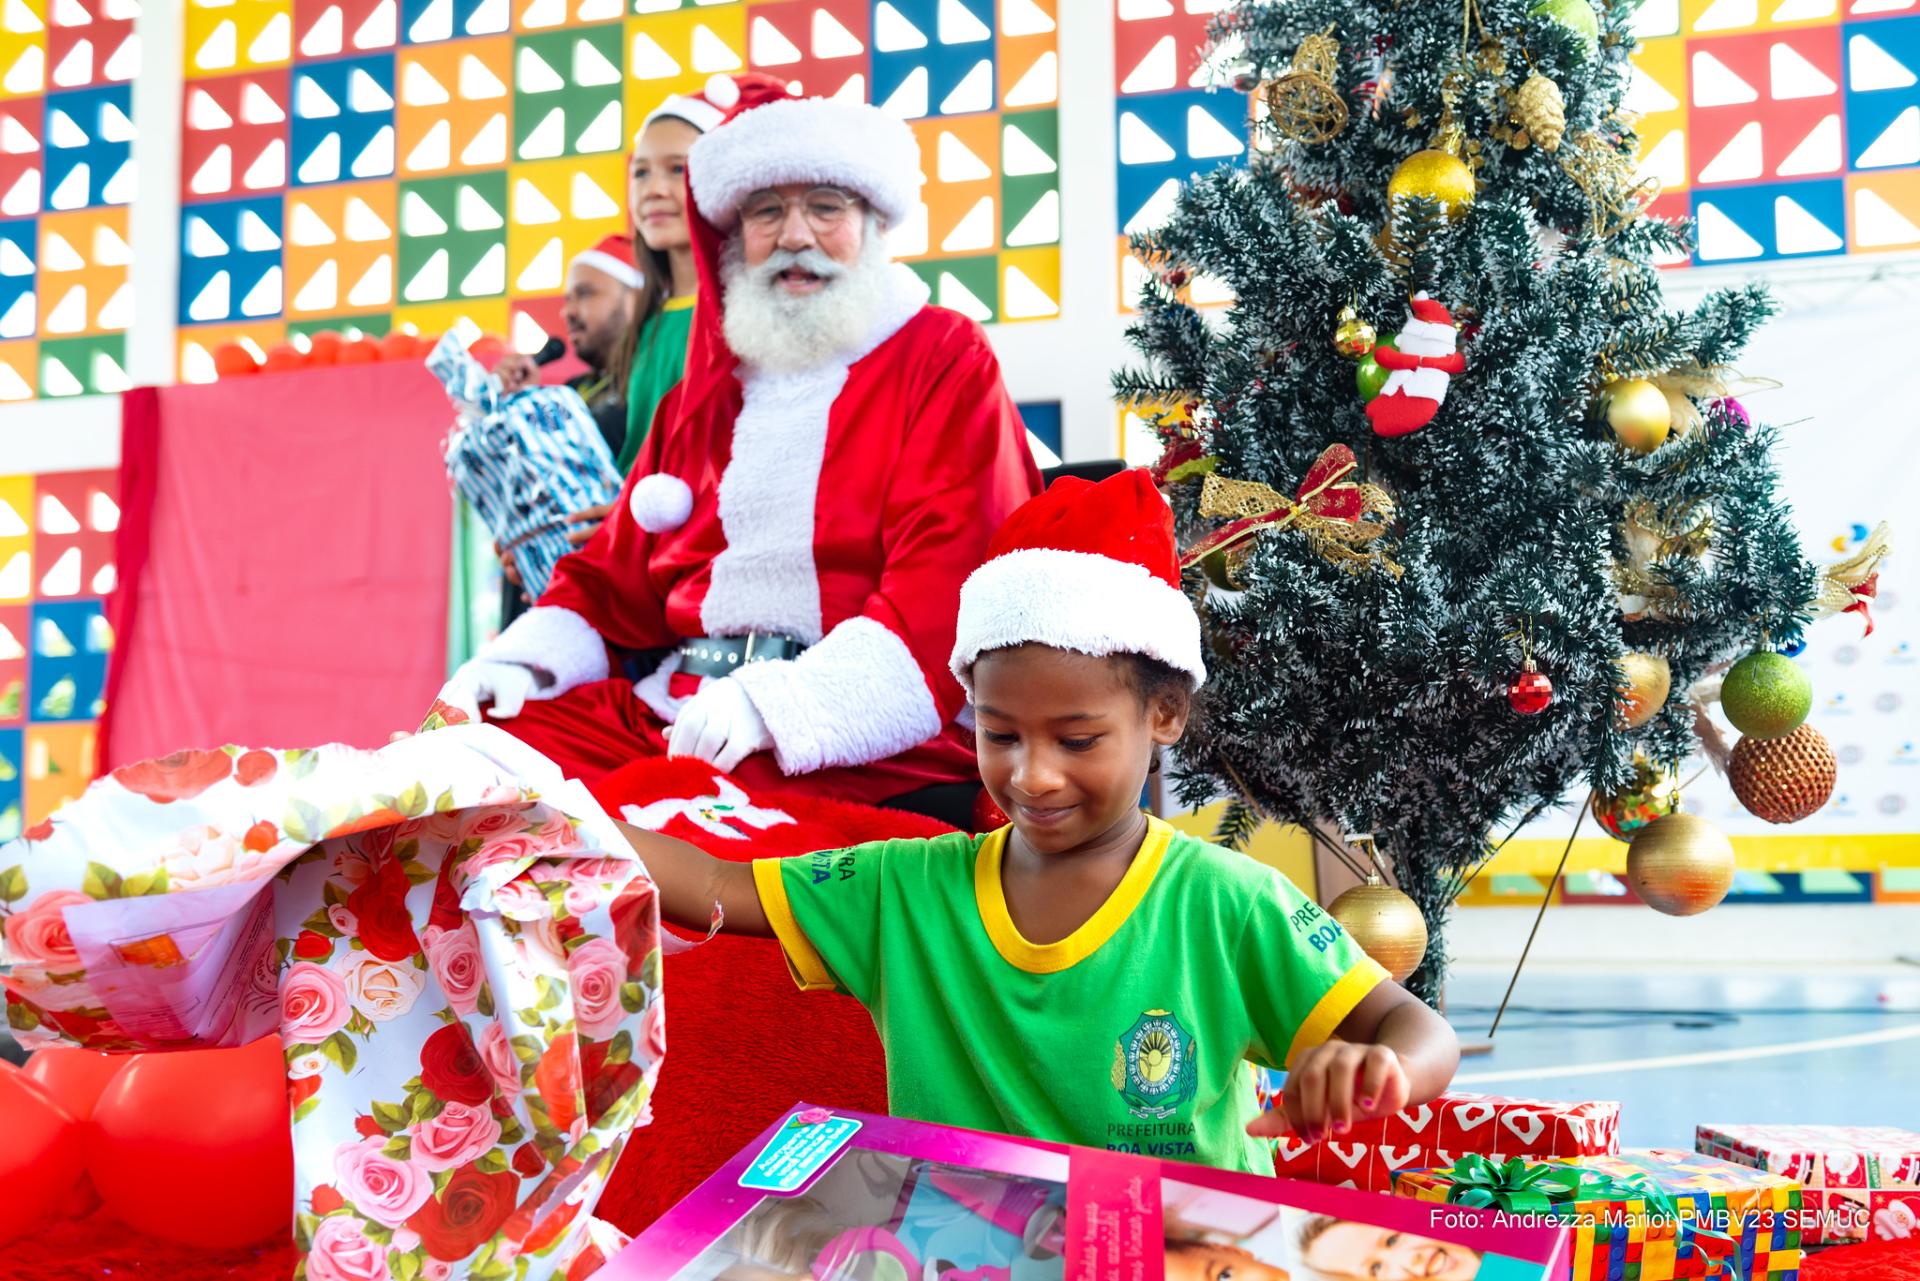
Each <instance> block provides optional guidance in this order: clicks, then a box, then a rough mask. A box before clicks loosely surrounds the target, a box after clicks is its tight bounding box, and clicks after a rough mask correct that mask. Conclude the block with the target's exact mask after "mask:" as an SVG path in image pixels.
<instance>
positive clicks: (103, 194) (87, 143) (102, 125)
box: [44, 85, 133, 209]
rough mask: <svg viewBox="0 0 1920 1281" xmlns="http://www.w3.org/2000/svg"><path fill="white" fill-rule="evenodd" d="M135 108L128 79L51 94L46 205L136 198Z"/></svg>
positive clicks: (75, 205) (82, 206)
mask: <svg viewBox="0 0 1920 1281" xmlns="http://www.w3.org/2000/svg"><path fill="white" fill-rule="evenodd" d="M132 110H133V90H132V88H131V87H130V86H127V85H107V86H104V87H102V88H98V89H75V90H71V91H69V92H64V93H50V94H48V95H47V105H46V112H47V114H46V136H45V138H44V143H45V146H46V173H45V182H46V189H47V197H46V207H47V208H49V209H85V208H87V207H88V206H90V205H124V204H126V203H127V201H129V200H131V199H132V198H133V117H132Z"/></svg>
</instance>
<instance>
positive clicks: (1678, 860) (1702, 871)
mask: <svg viewBox="0 0 1920 1281" xmlns="http://www.w3.org/2000/svg"><path fill="white" fill-rule="evenodd" d="M1733 868H1734V863H1733V842H1731V841H1729V840H1728V839H1727V837H1726V834H1725V833H1724V832H1722V831H1721V830H1720V829H1719V828H1717V827H1715V826H1714V825H1713V824H1711V823H1709V822H1707V820H1706V819H1704V818H1700V817H1698V816H1697V815H1693V814H1686V813H1679V814H1669V815H1667V816H1666V817H1665V818H1662V819H1656V820H1654V821H1653V822H1652V823H1649V824H1648V825H1647V826H1645V827H1643V828H1641V829H1640V831H1639V832H1638V833H1636V834H1635V835H1634V838H1633V843H1632V844H1631V845H1629V846H1627V883H1628V884H1629V885H1631V886H1633V892H1634V893H1635V894H1638V895H1639V896H1640V898H1641V901H1642V902H1644V903H1646V905H1647V906H1648V907H1651V908H1652V909H1653V910H1654V911H1656V912H1665V913H1666V914H1667V915H1668V916H1698V915H1699V914H1700V913H1702V912H1704V911H1706V910H1707V909H1708V908H1710V907H1712V906H1714V905H1715V904H1717V903H1718V902H1719V901H1720V900H1721V899H1723V898H1725V897H1726V896H1727V891H1728V890H1729V889H1730V888H1732V886H1733Z"/></svg>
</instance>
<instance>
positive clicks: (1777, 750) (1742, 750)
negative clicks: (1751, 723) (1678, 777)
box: [1727, 724, 1840, 823]
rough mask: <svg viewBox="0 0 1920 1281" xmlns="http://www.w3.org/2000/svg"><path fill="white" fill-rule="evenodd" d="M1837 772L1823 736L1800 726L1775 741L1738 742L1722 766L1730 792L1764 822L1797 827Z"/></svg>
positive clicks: (1827, 793) (1823, 801) (1826, 792)
mask: <svg viewBox="0 0 1920 1281" xmlns="http://www.w3.org/2000/svg"><path fill="white" fill-rule="evenodd" d="M1839 774H1840V763H1839V761H1837V760H1836V759H1835V758H1834V755H1833V748H1832V747H1831V746H1830V745H1829V744H1828V743H1827V736H1826V735H1825V734H1822V733H1821V732H1820V731H1819V730H1817V729H1815V728H1814V727H1813V726H1811V725H1806V724H1802V725H1801V726H1800V727H1799V728H1798V729H1796V730H1794V731H1793V732H1792V733H1791V734H1785V735H1782V736H1781V737H1779V738H1742V739H1741V740H1740V741H1739V742H1738V743H1736V744H1734V748H1733V756H1732V758H1731V759H1729V760H1728V762H1727V782H1728V783H1730V784H1731V785H1732V786H1733V794H1734V795H1735V796H1737V797H1739V798H1740V803H1741V804H1742V805H1744V806H1746V807H1747V811H1748V812H1749V813H1751V814H1753V815H1754V816H1756V817H1758V818H1764V819H1765V820H1767V822H1769V823H1798V822H1799V821H1800V820H1801V819H1803V818H1805V817H1807V815H1809V814H1812V813H1813V812H1814V811H1815V810H1818V809H1819V808H1820V807H1821V806H1822V805H1825V804H1826V803H1827V798H1828V797H1830V796H1832V795H1833V785H1834V782H1835V781H1836V780H1837V779H1838V777H1839Z"/></svg>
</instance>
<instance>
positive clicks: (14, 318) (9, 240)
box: [0, 218, 40, 339]
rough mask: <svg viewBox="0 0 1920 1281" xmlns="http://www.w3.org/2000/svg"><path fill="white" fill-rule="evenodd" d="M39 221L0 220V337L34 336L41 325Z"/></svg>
mask: <svg viewBox="0 0 1920 1281" xmlns="http://www.w3.org/2000/svg"><path fill="white" fill-rule="evenodd" d="M38 231H39V222H38V220H36V219H31V218H29V219H26V220H25V221H22V222H0V339H8V338H31V337H33V335H34V333H35V332H36V329H37V326H38V323H39V322H38V310H37V307H36V301H37V297H38V295H37V294H36V292H35V287H36V284H37V281H36V279H35V272H36V268H37V263H38V261H39V257H40V245H39V236H38V234H37V233H38Z"/></svg>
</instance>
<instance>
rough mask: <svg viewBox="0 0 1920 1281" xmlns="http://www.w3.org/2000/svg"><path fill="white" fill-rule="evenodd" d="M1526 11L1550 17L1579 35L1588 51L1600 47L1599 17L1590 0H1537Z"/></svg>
mask: <svg viewBox="0 0 1920 1281" xmlns="http://www.w3.org/2000/svg"><path fill="white" fill-rule="evenodd" d="M1527 12H1528V13H1531V14H1533V15H1534V16H1535V17H1540V18H1551V19H1552V20H1553V21H1555V22H1557V23H1559V24H1560V25H1561V26H1563V27H1565V28H1566V29H1567V30H1569V31H1571V32H1573V34H1574V35H1576V36H1579V37H1580V43H1581V44H1583V45H1585V46H1586V49H1587V52H1588V53H1593V52H1594V51H1595V50H1597V49H1598V48H1599V47H1600V19H1599V17H1598V16H1597V15H1595V13H1594V11H1593V3H1592V0H1537V2H1536V3H1535V4H1534V6H1533V7H1532V8H1531V9H1528V10H1527Z"/></svg>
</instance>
